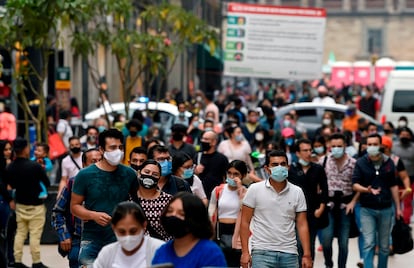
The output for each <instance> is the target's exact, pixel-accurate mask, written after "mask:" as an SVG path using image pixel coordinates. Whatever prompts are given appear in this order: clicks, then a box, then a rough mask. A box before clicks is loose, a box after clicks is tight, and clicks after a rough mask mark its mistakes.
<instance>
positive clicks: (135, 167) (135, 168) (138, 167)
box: [130, 164, 141, 171]
mask: <svg viewBox="0 0 414 268" xmlns="http://www.w3.org/2000/svg"><path fill="white" fill-rule="evenodd" d="M130 167H131V168H133V169H134V170H135V171H138V170H140V169H141V166H140V165H135V164H131V165H130Z"/></svg>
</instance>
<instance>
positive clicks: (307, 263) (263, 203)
mask: <svg viewBox="0 0 414 268" xmlns="http://www.w3.org/2000/svg"><path fill="white" fill-rule="evenodd" d="M288 168H289V166H288V159H287V156H286V154H285V152H283V151H271V152H269V153H268V154H267V156H266V163H265V170H266V173H267V174H268V176H269V178H268V179H266V180H265V181H261V182H258V183H254V184H252V185H250V187H249V188H248V189H247V193H246V195H245V198H244V200H243V206H242V216H241V225H240V238H241V244H242V256H241V259H240V264H241V266H242V267H243V268H247V267H260V268H272V267H280V268H299V267H303V268H310V267H312V258H311V252H310V251H311V250H310V244H309V231H308V223H307V219H306V201H305V196H304V194H303V191H302V190H301V189H300V188H299V187H298V186H296V185H294V184H292V183H290V182H289V181H288V180H287V177H288ZM251 221H253V224H252V225H251V226H252V229H251V232H250V223H251ZM296 229H297V232H298V234H299V238H300V240H301V243H302V245H303V251H304V254H303V256H302V260H301V261H300V263H299V262H298V257H297V254H298V248H297V241H296V231H295V230H296ZM250 235H251V238H250V242H251V249H252V250H251V254H250V252H249V237H250ZM249 265H251V266H249Z"/></svg>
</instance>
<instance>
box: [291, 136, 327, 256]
mask: <svg viewBox="0 0 414 268" xmlns="http://www.w3.org/2000/svg"><path fill="white" fill-rule="evenodd" d="M311 154H312V142H311V141H310V140H308V139H299V140H298V141H297V142H296V156H297V158H298V161H297V162H293V163H292V165H291V166H290V168H289V182H291V183H293V184H295V185H297V186H299V187H300V188H302V190H303V193H304V194H305V198H306V206H307V208H308V209H307V220H308V226H309V235H310V245H311V256H312V260H314V258H315V239H316V233H317V231H318V229H321V228H325V227H326V226H327V225H328V223H329V220H328V215H327V214H326V213H324V210H325V206H326V203H327V200H328V184H327V178H326V174H325V170H324V169H323V167H322V166H321V165H319V164H316V163H313V162H312V161H311ZM303 250H304V249H303V248H302V244H301V243H300V241H298V251H299V260H301V259H302V257H303V256H304V255H305V254H304V252H303Z"/></svg>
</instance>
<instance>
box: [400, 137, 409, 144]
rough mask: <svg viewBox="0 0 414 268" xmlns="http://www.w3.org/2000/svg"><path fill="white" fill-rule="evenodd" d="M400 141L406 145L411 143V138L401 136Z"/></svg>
mask: <svg viewBox="0 0 414 268" xmlns="http://www.w3.org/2000/svg"><path fill="white" fill-rule="evenodd" d="M400 142H401V143H402V144H404V145H408V144H410V139H409V138H406V137H403V138H400Z"/></svg>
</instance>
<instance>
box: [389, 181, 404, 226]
mask: <svg viewBox="0 0 414 268" xmlns="http://www.w3.org/2000/svg"><path fill="white" fill-rule="evenodd" d="M391 193H392V199H393V200H394V205H395V217H396V218H397V219H399V218H400V217H402V213H401V208H400V197H399V193H398V185H394V186H392V187H391Z"/></svg>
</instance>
